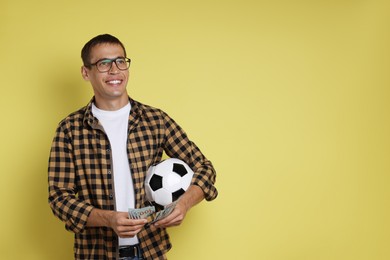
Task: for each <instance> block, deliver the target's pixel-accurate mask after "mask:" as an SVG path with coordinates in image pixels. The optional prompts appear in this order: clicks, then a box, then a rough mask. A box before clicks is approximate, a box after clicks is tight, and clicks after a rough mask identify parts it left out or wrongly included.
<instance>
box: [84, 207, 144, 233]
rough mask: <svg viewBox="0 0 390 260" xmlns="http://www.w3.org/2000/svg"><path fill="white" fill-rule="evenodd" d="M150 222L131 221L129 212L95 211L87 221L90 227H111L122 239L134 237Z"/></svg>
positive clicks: (142, 220) (141, 220)
mask: <svg viewBox="0 0 390 260" xmlns="http://www.w3.org/2000/svg"><path fill="white" fill-rule="evenodd" d="M147 222H148V221H147V220H146V219H129V216H128V213H127V212H116V211H109V210H101V209H93V210H92V212H91V214H90V215H89V217H88V220H87V226H89V227H110V228H112V229H113V230H114V231H115V233H116V234H117V235H118V236H119V237H122V238H129V237H134V236H135V235H137V234H138V233H139V232H140V231H141V230H142V228H143V227H144V226H145V224H146V223H147Z"/></svg>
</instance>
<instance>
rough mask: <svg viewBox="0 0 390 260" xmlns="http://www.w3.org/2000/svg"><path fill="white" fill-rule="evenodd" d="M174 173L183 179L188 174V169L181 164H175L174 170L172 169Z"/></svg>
mask: <svg viewBox="0 0 390 260" xmlns="http://www.w3.org/2000/svg"><path fill="white" fill-rule="evenodd" d="M172 171H173V172H176V173H177V174H179V175H180V176H181V177H183V176H184V175H186V174H187V173H188V172H187V169H186V167H184V165H183V164H179V163H174V164H173V169H172Z"/></svg>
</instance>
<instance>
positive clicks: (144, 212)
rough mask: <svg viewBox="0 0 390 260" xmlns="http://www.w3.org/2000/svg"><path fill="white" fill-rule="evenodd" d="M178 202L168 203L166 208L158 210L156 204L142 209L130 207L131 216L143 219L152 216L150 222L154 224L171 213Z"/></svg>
mask: <svg viewBox="0 0 390 260" xmlns="http://www.w3.org/2000/svg"><path fill="white" fill-rule="evenodd" d="M176 204H177V200H176V201H174V202H172V203H171V204H168V205H166V206H165V207H164V209H162V210H160V211H157V212H156V208H155V207H154V206H147V207H144V208H141V209H130V208H129V218H131V219H143V218H146V219H148V218H150V219H151V222H150V224H153V223H155V222H157V221H159V220H160V219H163V218H165V217H167V216H168V215H169V214H171V213H172V211H173V209H174V208H175V206H176Z"/></svg>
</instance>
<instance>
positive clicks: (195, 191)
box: [154, 185, 204, 228]
mask: <svg viewBox="0 0 390 260" xmlns="http://www.w3.org/2000/svg"><path fill="white" fill-rule="evenodd" d="M203 199H204V193H203V191H202V189H201V188H199V187H198V186H195V185H191V186H190V187H189V188H188V190H187V191H186V192H185V193H184V194H183V195H182V196H181V197H180V199H179V201H178V202H177V204H176V206H175V208H174V210H173V211H172V213H171V214H169V215H168V216H167V217H165V218H163V219H161V220H159V221H157V222H156V223H154V225H155V226H156V227H162V228H167V227H173V226H178V225H180V224H181V223H182V222H183V220H184V218H185V216H186V214H187V212H188V211H189V210H190V209H191V208H192V207H193V206H195V205H196V204H198V203H199V202H201V201H202V200H203Z"/></svg>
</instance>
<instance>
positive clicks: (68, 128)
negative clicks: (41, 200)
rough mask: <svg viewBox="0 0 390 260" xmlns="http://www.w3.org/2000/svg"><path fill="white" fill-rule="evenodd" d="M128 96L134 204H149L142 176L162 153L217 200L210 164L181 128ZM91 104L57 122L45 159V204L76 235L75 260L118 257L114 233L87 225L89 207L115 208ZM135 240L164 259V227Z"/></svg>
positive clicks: (149, 254)
mask: <svg viewBox="0 0 390 260" xmlns="http://www.w3.org/2000/svg"><path fill="white" fill-rule="evenodd" d="M129 100H130V103H131V111H130V114H129V130H128V143H127V153H128V158H129V162H130V168H131V173H132V179H133V183H134V192H135V206H136V208H141V207H144V206H146V205H147V201H146V199H145V189H144V179H145V174H146V172H147V170H148V168H149V167H150V166H151V165H153V164H155V163H157V162H159V161H160V160H161V157H162V155H163V151H165V153H166V154H167V155H168V156H169V157H173V158H179V159H181V160H183V161H185V162H186V163H187V164H188V165H189V166H190V167H191V168H192V169H193V170H194V177H193V180H192V184H195V185H198V186H199V187H200V188H202V190H203V191H204V194H205V198H206V200H212V199H214V198H216V196H217V190H216V188H215V187H214V182H215V178H216V175H215V171H214V168H213V166H212V164H211V162H210V161H209V160H207V159H206V158H205V156H204V155H203V154H202V153H201V151H200V150H199V148H198V147H197V146H196V145H195V144H194V143H193V142H191V141H190V140H189V139H188V137H187V135H186V133H185V132H184V131H183V130H182V128H181V127H180V126H178V125H177V124H176V123H175V121H173V120H172V119H171V118H170V117H169V116H168V115H167V114H166V113H164V112H163V111H161V110H159V109H156V108H152V107H150V106H147V105H144V104H141V103H139V102H137V101H135V100H132V99H131V98H129ZM92 102H93V99H92V100H91V102H90V103H89V104H88V105H87V106H86V107H83V108H82V109H80V110H78V111H77V112H74V113H72V114H70V115H69V116H68V117H66V118H65V119H64V120H62V121H61V122H60V124H59V125H58V128H57V131H56V135H55V137H54V140H53V143H52V147H51V152H50V158H49V167H48V172H49V174H48V180H49V204H50V207H51V209H52V210H53V213H54V214H55V215H56V216H57V217H58V218H60V219H61V220H62V221H64V222H65V227H66V229H67V230H70V231H72V232H74V233H75V243H74V255H75V259H116V258H117V256H118V238H117V236H116V234H115V232H114V231H113V230H112V229H110V228H106V227H99V228H96V227H94V228H91V227H86V222H87V218H88V216H89V214H90V212H91V210H92V209H93V208H99V209H104V210H115V192H114V188H113V187H114V186H113V174H114V173H113V171H112V169H113V165H112V155H111V147H110V143H109V141H108V138H107V136H106V134H105V132H104V130H103V127H102V126H101V124H100V123H99V122H98V120H97V119H96V118H95V117H94V116H93V115H92V109H91V107H92ZM138 238H139V240H140V244H141V248H142V250H143V252H144V257H145V258H146V259H153V260H154V259H166V256H165V253H166V252H167V251H168V250H169V249H170V248H171V244H170V242H169V236H168V234H167V232H166V230H165V229H161V228H155V227H154V226H153V225H148V226H145V228H144V229H143V230H142V231H141V232H140V233H139V234H138Z"/></svg>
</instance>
